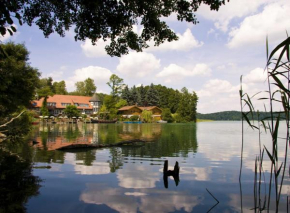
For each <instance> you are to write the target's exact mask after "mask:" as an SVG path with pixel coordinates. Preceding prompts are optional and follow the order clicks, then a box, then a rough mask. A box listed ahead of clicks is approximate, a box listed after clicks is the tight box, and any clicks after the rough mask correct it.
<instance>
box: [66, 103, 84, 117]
mask: <svg viewBox="0 0 290 213" xmlns="http://www.w3.org/2000/svg"><path fill="white" fill-rule="evenodd" d="M63 112H64V113H65V114H66V115H67V117H69V118H72V117H78V116H79V115H80V112H79V110H78V108H77V107H76V106H75V105H68V106H66V108H65V109H64V110H63Z"/></svg>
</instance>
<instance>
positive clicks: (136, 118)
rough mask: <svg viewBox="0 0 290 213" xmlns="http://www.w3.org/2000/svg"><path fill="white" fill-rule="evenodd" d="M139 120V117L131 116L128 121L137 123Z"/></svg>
mask: <svg viewBox="0 0 290 213" xmlns="http://www.w3.org/2000/svg"><path fill="white" fill-rule="evenodd" d="M138 120H139V116H138V115H133V116H131V117H130V121H138Z"/></svg>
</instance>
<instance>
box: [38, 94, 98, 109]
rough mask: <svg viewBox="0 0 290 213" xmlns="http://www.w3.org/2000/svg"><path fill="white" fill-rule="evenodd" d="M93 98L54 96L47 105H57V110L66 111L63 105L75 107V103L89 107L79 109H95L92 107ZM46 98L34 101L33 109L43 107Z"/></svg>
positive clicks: (48, 99) (79, 107) (48, 100)
mask: <svg viewBox="0 0 290 213" xmlns="http://www.w3.org/2000/svg"><path fill="white" fill-rule="evenodd" d="M91 98H92V97H87V96H76V95H54V96H49V97H48V98H47V103H56V105H55V108H57V109H65V108H66V106H63V105H62V103H66V104H71V105H74V104H75V103H78V104H88V105H89V107H84V106H82V107H81V106H76V107H77V108H78V109H92V108H93V107H92V106H91V104H90V102H89V100H90V99H91ZM43 100H44V98H41V99H39V100H34V101H33V107H36V108H37V107H41V106H42V102H43Z"/></svg>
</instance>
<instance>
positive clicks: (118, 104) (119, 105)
mask: <svg viewBox="0 0 290 213" xmlns="http://www.w3.org/2000/svg"><path fill="white" fill-rule="evenodd" d="M127 105H128V103H127V101H126V100H124V99H120V100H119V101H118V102H117V103H116V104H115V107H116V109H120V108H121V107H124V106H127Z"/></svg>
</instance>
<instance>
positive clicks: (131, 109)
mask: <svg viewBox="0 0 290 213" xmlns="http://www.w3.org/2000/svg"><path fill="white" fill-rule="evenodd" d="M144 110H147V111H152V117H153V118H154V119H155V120H161V114H162V110H161V109H160V108H159V107H157V106H149V107H141V106H136V105H134V106H124V107H122V108H120V109H119V110H118V114H120V115H122V116H123V117H126V118H130V117H131V116H133V115H137V116H139V117H140V116H141V114H142V112H143V111H144Z"/></svg>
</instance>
